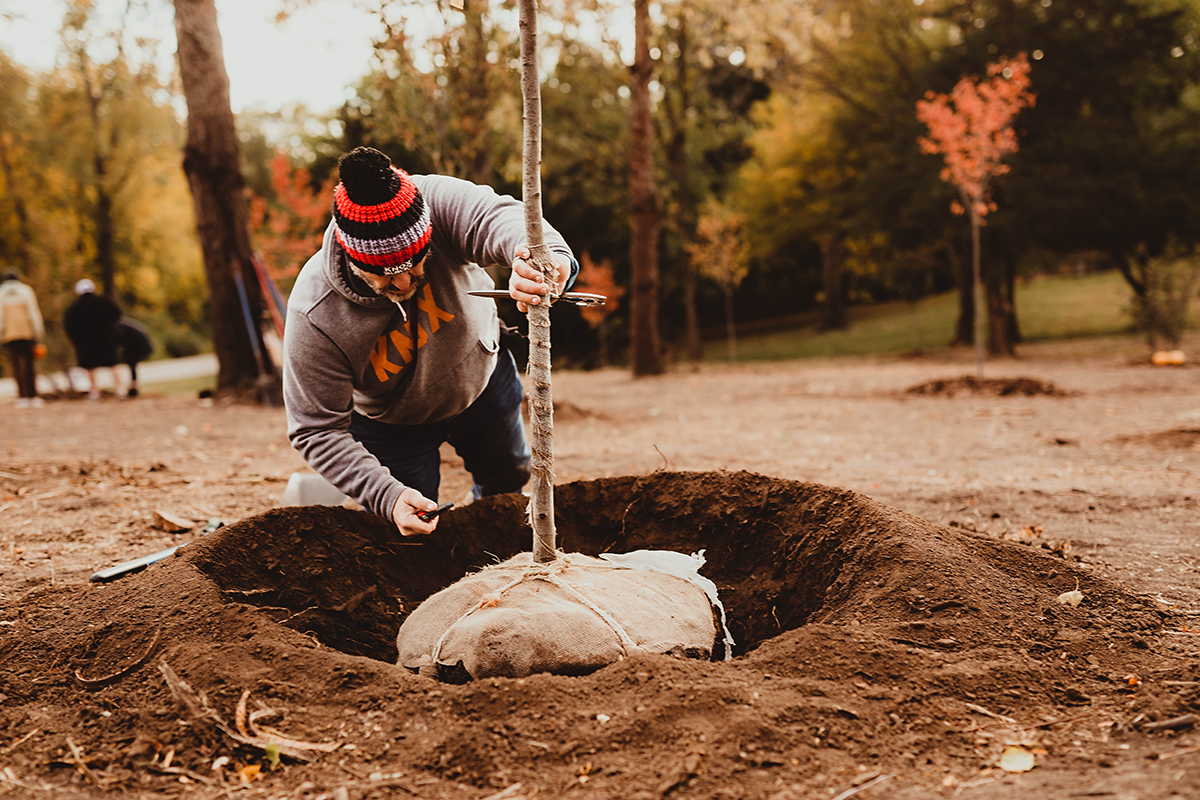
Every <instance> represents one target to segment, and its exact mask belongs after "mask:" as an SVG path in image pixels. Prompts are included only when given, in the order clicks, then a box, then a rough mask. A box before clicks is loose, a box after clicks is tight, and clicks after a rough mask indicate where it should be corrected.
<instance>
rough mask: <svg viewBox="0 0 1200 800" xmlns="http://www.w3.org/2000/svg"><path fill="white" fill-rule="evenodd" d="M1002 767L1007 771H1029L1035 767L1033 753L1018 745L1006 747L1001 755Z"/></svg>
mask: <svg viewBox="0 0 1200 800" xmlns="http://www.w3.org/2000/svg"><path fill="white" fill-rule="evenodd" d="M1000 769H1002V770H1004V771H1005V772H1029V770H1031V769H1033V753H1031V752H1029V751H1028V750H1026V749H1025V748H1024V747H1018V746H1017V745H1013V746H1011V747H1006V748H1004V753H1003V754H1002V755H1001V756H1000Z"/></svg>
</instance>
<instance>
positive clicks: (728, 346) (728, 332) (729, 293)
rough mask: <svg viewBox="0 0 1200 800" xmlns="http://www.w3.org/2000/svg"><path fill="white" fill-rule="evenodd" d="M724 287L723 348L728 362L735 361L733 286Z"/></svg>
mask: <svg viewBox="0 0 1200 800" xmlns="http://www.w3.org/2000/svg"><path fill="white" fill-rule="evenodd" d="M723 288H724V289H725V350H726V353H727V354H728V356H729V363H730V364H733V363H734V362H736V361H737V325H735V324H734V322H733V287H732V286H730V285H726V286H724V287H723Z"/></svg>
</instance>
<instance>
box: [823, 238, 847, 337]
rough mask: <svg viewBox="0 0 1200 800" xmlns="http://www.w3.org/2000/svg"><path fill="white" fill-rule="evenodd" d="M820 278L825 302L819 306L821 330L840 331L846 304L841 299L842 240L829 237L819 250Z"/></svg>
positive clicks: (844, 320) (843, 322) (843, 325)
mask: <svg viewBox="0 0 1200 800" xmlns="http://www.w3.org/2000/svg"><path fill="white" fill-rule="evenodd" d="M821 265H822V266H821V276H822V281H823V283H824V288H825V302H824V303H822V305H821V330H825V331H832V330H842V329H843V328H845V327H846V304H845V302H844V299H843V297H842V238H841V236H838V235H832V236H830V237H829V239H828V241H827V242H826V244H825V246H824V247H823V248H821Z"/></svg>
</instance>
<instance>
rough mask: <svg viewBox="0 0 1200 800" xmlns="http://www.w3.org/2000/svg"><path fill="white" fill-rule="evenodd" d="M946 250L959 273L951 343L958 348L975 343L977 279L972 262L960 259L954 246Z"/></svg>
mask: <svg viewBox="0 0 1200 800" xmlns="http://www.w3.org/2000/svg"><path fill="white" fill-rule="evenodd" d="M946 249H947V251H948V252H949V254H950V258H951V259H952V260H953V262H954V268H955V272H957V273H958V319H957V321H956V322H955V324H954V338H953V340H951V342H950V344H951V345H953V346H955V347H958V346H961V345H969V344H972V343H973V342H974V341H975V333H974V331H975V279H974V273H972V271H971V262H970V261H965V260H963V259H962V258H959V256H958V250H957V249H956V248H955V247H954V245H953V244H951V245H950V246H948V247H947V248H946Z"/></svg>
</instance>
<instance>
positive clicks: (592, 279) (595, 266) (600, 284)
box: [574, 253, 625, 328]
mask: <svg viewBox="0 0 1200 800" xmlns="http://www.w3.org/2000/svg"><path fill="white" fill-rule="evenodd" d="M574 288H575V289H576V290H577V291H580V292H591V293H592V294H599V295H603V296H604V297H605V298H606V300H605V302H604V305H602V306H581V307H580V309H579V313H580V314H581V315H582V316H583V319H584V321H585V322H587V324H588V325H589V326H590V327H592V328H597V327H598V326H599V325H600V323H601V322H603V321H604V320H605V318H607V317H608V316H609V315H610V314H612V313H613V312H614V311H616V310H617V309H618V308H619V307H620V305H621V298H622V297H624V296H625V287H624V286H618V285H617V282H616V281H615V280H613V268H612V262H611V261H609V260H608V259H604V260H603V261H601V262H600V263H596V262H595V261H593V260H592V257H591V256H590V255H589V254H587V253H584V254H583V255H582V256H580V258H579V275H577V276H576V278H575V287H574Z"/></svg>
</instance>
